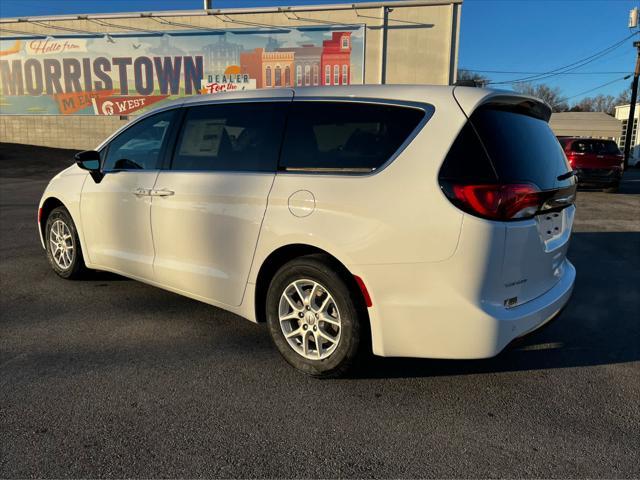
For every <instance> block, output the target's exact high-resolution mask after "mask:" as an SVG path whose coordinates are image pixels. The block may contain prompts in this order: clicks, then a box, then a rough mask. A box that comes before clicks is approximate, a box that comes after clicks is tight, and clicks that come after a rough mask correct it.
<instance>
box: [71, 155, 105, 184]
mask: <svg viewBox="0 0 640 480" xmlns="http://www.w3.org/2000/svg"><path fill="white" fill-rule="evenodd" d="M74 160H75V161H76V164H77V165H78V166H79V167H80V168H82V169H83V170H87V171H89V173H90V174H91V178H93V180H94V181H95V182H96V183H100V180H102V177H103V176H104V175H102V172H101V171H100V153H99V152H96V151H95V150H85V151H84V152H79V153H76V154H75V156H74Z"/></svg>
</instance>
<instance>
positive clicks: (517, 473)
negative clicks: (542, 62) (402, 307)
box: [0, 144, 640, 478]
mask: <svg viewBox="0 0 640 480" xmlns="http://www.w3.org/2000/svg"><path fill="white" fill-rule="evenodd" d="M72 154H73V152H71V151H64V150H53V149H45V148H36V147H24V146H18V145H10V144H0V477H3V478H17V477H58V478H62V477H92V478H94V477H165V478H166V477H313V478H320V477H323V478H324V477H394V478H398V477H549V478H550V477H563V478H566V477H608V478H611V477H619V478H630V477H636V478H637V477H639V476H640V458H639V454H638V452H639V447H640V321H639V319H640V315H639V310H640V171H638V170H635V171H629V172H627V174H626V175H625V178H624V182H623V184H622V188H621V192H620V193H616V194H611V193H602V192H590V191H580V192H579V195H578V202H577V206H578V210H577V216H576V224H575V234H574V236H573V239H572V244H571V247H570V252H569V258H570V259H571V261H572V262H573V263H574V264H575V266H576V268H577V271H578V277H577V282H576V288H575V293H574V295H573V298H572V300H571V302H570V303H569V305H568V307H567V308H566V310H565V311H564V313H563V314H562V315H561V317H560V318H559V319H558V320H557V321H555V322H554V323H552V324H551V325H549V326H548V327H547V328H545V329H543V330H542V331H540V332H536V333H534V334H533V335H531V336H529V337H527V338H525V339H523V340H522V341H520V342H519V343H517V344H515V345H513V346H511V347H509V348H508V349H507V350H506V351H505V352H503V353H502V354H500V355H499V356H498V357H496V358H494V359H490V360H483V361H436V360H416V359H383V358H372V359H371V360H370V362H369V364H368V366H367V367H366V368H365V369H364V370H363V371H362V372H360V374H359V376H358V377H356V378H349V379H342V380H316V379H312V378H308V377H305V376H303V375H301V374H300V373H298V372H296V371H294V370H293V369H292V368H291V367H289V366H288V365H287V364H286V363H285V362H284V361H283V360H282V359H281V358H280V357H279V355H278V353H277V352H276V350H275V348H274V347H272V345H271V343H270V340H269V336H268V333H267V330H266V328H265V326H264V325H256V324H252V323H250V322H247V321H245V320H243V319H241V318H239V317H236V316H234V315H232V314H230V313H227V312H224V311H222V310H219V309H216V308H213V307H211V306H208V305H205V304H202V303H199V302H196V301H193V300H189V299H187V298H183V297H180V296H178V295H175V294H172V293H169V292H166V291H163V290H160V289H157V288H154V287H150V286H147V285H144V284H141V283H138V282H135V281H132V280H128V279H125V278H122V277H119V276H115V275H111V274H106V273H103V274H96V275H94V276H92V277H91V278H89V279H87V280H84V281H66V280H63V279H61V278H58V277H57V276H56V275H55V274H54V273H53V271H52V270H51V269H50V268H49V266H48V264H47V260H46V258H45V254H44V251H43V250H42V247H41V246H40V243H39V240H38V236H37V231H36V224H35V222H36V208H37V202H38V200H39V197H40V195H41V193H42V191H43V189H44V187H45V185H46V183H47V182H48V179H49V178H51V176H53V175H54V174H55V172H56V171H58V170H60V169H61V168H63V167H64V166H65V165H67V164H69V163H70V162H71V157H72Z"/></svg>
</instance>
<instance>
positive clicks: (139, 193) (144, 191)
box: [133, 188, 150, 197]
mask: <svg viewBox="0 0 640 480" xmlns="http://www.w3.org/2000/svg"><path fill="white" fill-rule="evenodd" d="M149 192H150V190H148V189H146V188H136V189H135V190H134V191H133V194H134V195H135V196H136V197H144V196H146V195H149Z"/></svg>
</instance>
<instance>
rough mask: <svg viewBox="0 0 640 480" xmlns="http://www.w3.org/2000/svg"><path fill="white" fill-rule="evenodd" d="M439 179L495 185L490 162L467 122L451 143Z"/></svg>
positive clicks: (494, 175)
mask: <svg viewBox="0 0 640 480" xmlns="http://www.w3.org/2000/svg"><path fill="white" fill-rule="evenodd" d="M440 178H441V179H442V180H449V181H452V182H460V183H496V182H497V181H498V177H497V175H496V173H495V170H494V169H493V166H492V165H491V160H489V156H488V155H487V152H486V150H485V148H484V146H483V145H482V142H481V141H480V138H479V137H478V134H477V133H476V131H475V129H474V128H473V126H472V125H471V123H469V122H467V123H466V124H465V125H464V127H462V130H461V131H460V133H459V134H458V137H457V138H456V140H455V141H454V142H453V145H452V146H451V149H450V150H449V153H448V154H447V157H446V159H445V161H444V163H443V164H442V168H441V169H440Z"/></svg>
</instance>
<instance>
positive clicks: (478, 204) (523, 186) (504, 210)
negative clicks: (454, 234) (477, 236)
mask: <svg viewBox="0 0 640 480" xmlns="http://www.w3.org/2000/svg"><path fill="white" fill-rule="evenodd" d="M452 191H453V197H454V198H453V200H454V201H455V202H456V203H457V204H458V205H459V206H460V208H462V209H463V210H465V211H467V212H469V213H472V214H474V215H478V216H480V217H484V218H488V219H491V220H512V219H520V218H527V217H532V216H534V215H535V214H536V212H538V210H539V209H540V208H542V203H543V196H542V195H541V192H540V189H538V187H536V186H535V185H532V184H529V183H518V184H507V185H452Z"/></svg>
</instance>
